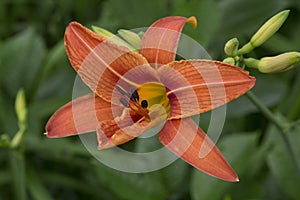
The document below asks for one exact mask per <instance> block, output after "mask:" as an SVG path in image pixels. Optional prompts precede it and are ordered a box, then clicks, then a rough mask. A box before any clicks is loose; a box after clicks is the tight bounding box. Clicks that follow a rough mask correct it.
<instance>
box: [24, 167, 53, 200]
mask: <svg viewBox="0 0 300 200" xmlns="http://www.w3.org/2000/svg"><path fill="white" fill-rule="evenodd" d="M27 181H28V185H27V186H28V189H29V192H30V194H31V196H32V198H33V199H35V200H39V199H43V200H53V198H52V197H51V195H50V194H49V192H48V191H47V189H46V188H45V186H44V184H43V183H42V181H41V180H40V176H39V175H38V174H37V173H36V172H35V171H34V170H33V169H32V168H31V167H30V168H29V169H28V180H27Z"/></svg>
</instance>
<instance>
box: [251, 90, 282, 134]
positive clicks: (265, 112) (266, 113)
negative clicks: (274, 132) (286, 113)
mask: <svg viewBox="0 0 300 200" xmlns="http://www.w3.org/2000/svg"><path fill="white" fill-rule="evenodd" d="M247 97H248V98H249V99H250V101H251V102H252V103H253V104H254V105H255V106H256V107H257V108H258V109H259V110H260V111H261V112H262V114H263V115H264V116H265V117H266V118H267V119H268V120H270V121H271V122H272V123H273V124H274V125H275V126H276V127H277V128H278V129H279V130H280V132H282V133H284V134H285V133H287V132H288V128H287V126H286V125H285V124H282V123H281V121H279V120H278V119H277V118H276V117H274V114H273V113H272V112H271V111H270V110H269V108H267V107H266V106H265V105H264V104H263V103H262V102H261V101H260V100H259V99H258V98H257V97H256V96H255V95H254V94H253V93H252V92H251V91H249V92H247Z"/></svg>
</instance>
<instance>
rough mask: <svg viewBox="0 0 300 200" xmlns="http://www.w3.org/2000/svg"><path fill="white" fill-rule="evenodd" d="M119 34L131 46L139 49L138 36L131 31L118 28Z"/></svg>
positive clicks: (139, 40) (139, 39)
mask: <svg viewBox="0 0 300 200" xmlns="http://www.w3.org/2000/svg"><path fill="white" fill-rule="evenodd" d="M118 33H119V35H120V36H121V37H122V38H123V39H124V40H126V42H128V43H129V44H130V45H131V46H132V47H133V48H135V49H139V47H140V44H141V38H140V36H139V35H138V34H137V33H135V32H132V31H129V30H124V29H120V30H118Z"/></svg>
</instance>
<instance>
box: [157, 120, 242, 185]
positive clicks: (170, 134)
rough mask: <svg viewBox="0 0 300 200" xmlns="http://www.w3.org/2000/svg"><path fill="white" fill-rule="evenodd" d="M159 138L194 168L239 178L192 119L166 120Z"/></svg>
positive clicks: (234, 180) (230, 179)
mask: <svg viewBox="0 0 300 200" xmlns="http://www.w3.org/2000/svg"><path fill="white" fill-rule="evenodd" d="M159 140H160V142H161V143H162V144H163V145H165V146H166V147H167V148H168V149H169V150H171V151H172V152H173V153H175V154H176V155H178V156H179V157H181V158H182V159H183V160H185V161H186V162H188V163H190V164H191V165H193V166H194V167H195V168H197V169H199V170H201V171H203V172H205V173H207V174H209V175H211V176H214V177H217V178H219V179H223V180H226V181H231V182H237V181H238V180H239V179H238V176H237V175H236V173H235V172H234V170H233V169H232V168H231V167H230V165H229V164H228V162H227V161H226V160H225V158H224V157H223V156H222V154H221V153H220V151H219V150H218V148H217V147H216V146H215V144H214V143H213V142H212V141H211V140H210V139H209V138H208V136H206V134H205V133H204V132H203V131H202V130H201V129H200V128H199V127H198V126H197V125H196V124H195V123H194V122H193V120H192V119H190V118H186V119H181V120H180V119H179V120H170V121H168V122H167V123H166V124H165V126H164V127H163V129H162V130H161V131H160V132H159Z"/></svg>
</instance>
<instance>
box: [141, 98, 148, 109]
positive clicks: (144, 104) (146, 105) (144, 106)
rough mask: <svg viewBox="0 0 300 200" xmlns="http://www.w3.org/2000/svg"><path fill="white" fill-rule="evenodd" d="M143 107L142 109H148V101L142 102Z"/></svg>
mask: <svg viewBox="0 0 300 200" xmlns="http://www.w3.org/2000/svg"><path fill="white" fill-rule="evenodd" d="M141 106H142V108H147V107H148V102H147V100H143V101H142V102H141Z"/></svg>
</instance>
